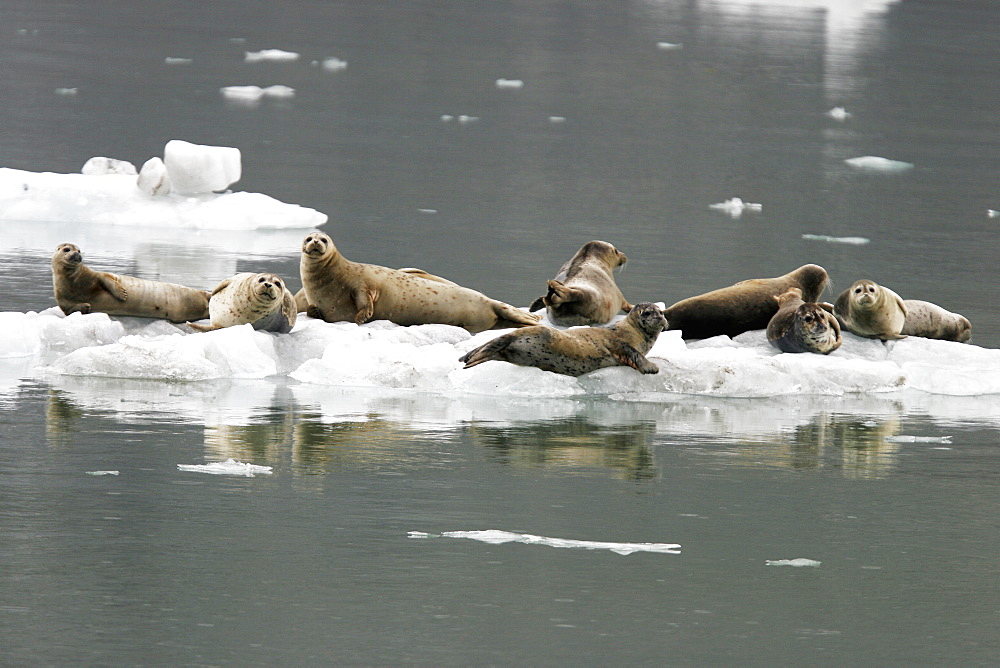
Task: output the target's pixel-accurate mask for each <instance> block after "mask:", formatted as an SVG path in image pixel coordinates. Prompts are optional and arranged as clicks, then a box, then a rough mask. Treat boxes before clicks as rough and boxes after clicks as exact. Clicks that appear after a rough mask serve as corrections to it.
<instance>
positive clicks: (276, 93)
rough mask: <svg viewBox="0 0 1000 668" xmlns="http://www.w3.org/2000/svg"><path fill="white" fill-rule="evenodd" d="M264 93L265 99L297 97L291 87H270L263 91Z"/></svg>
mask: <svg viewBox="0 0 1000 668" xmlns="http://www.w3.org/2000/svg"><path fill="white" fill-rule="evenodd" d="M262 93H263V94H264V97H272V98H277V99H288V98H291V97H295V89H294V88H292V87H291V86H282V85H274V86H268V87H267V88H265V89H263V91H262Z"/></svg>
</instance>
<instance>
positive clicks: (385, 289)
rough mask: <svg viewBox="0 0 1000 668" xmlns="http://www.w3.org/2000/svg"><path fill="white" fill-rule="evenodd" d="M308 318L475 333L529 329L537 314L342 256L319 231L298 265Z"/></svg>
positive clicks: (440, 282)
mask: <svg viewBox="0 0 1000 668" xmlns="http://www.w3.org/2000/svg"><path fill="white" fill-rule="evenodd" d="M299 268H300V271H301V274H302V287H303V290H304V291H305V301H306V303H308V305H309V310H308V311H307V312H308V313H309V315H310V316H313V317H318V318H322V319H323V320H326V321H327V322H343V321H348V322H355V323H358V324H361V323H365V322H368V321H369V320H389V321H391V322H394V323H396V324H397V325H422V324H429V323H442V324H446V325H455V326H457V327H463V328H465V329H466V330H468V331H469V332H472V333H476V332H481V331H484V330H487V329H501V328H508V327H529V326H531V325H535V324H537V323H538V320H539V318H538V316H535V315H531V314H530V313H525V312H524V311H521V310H518V309H516V308H514V307H513V306H511V305H510V304H505V303H503V302H500V301H497V300H495V299H490V298H489V297H487V296H486V295H484V294H482V293H481V292H476V291H475V290H471V289H469V288H466V287H462V286H460V285H455V284H453V283H451V282H449V281H443V280H434V279H431V278H426V277H422V276H419V275H413V274H412V273H410V272H406V271H400V270H398V269H390V268H389V267H382V266H379V265H374V264H364V263H361V262H352V261H350V260H348V259H347V258H345V257H344V256H343V255H341V254H340V252H339V251H338V250H337V248H336V246H334V244H333V240H332V239H331V238H330V237H329V236H328V235H326V234H324V233H322V232H315V233H312V234H309V235H308V236H306V238H305V239H304V240H303V242H302V256H301V262H300V265H299Z"/></svg>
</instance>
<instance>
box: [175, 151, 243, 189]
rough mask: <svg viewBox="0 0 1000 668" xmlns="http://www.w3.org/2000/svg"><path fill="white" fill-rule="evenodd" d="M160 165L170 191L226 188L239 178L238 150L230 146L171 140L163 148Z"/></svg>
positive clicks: (240, 172)
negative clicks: (166, 177) (164, 172)
mask: <svg viewBox="0 0 1000 668" xmlns="http://www.w3.org/2000/svg"><path fill="white" fill-rule="evenodd" d="M163 164H164V165H165V166H166V168H167V174H169V175H170V187H171V190H172V191H173V192H177V193H180V194H182V195H199V194H203V193H211V192H216V191H219V190H225V189H226V188H228V187H229V186H231V185H232V184H234V183H236V182H237V181H239V180H240V176H241V175H242V171H243V168H242V164H241V157H240V150H239V149H238V148H232V147H229V146H202V145H200V144H192V143H190V142H186V141H183V140H180V139H172V140H170V141H168V142H167V145H166V146H165V147H164V149H163Z"/></svg>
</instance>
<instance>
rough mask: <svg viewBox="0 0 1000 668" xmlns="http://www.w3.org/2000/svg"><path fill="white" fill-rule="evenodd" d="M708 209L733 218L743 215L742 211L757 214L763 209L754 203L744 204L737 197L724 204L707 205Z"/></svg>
mask: <svg viewBox="0 0 1000 668" xmlns="http://www.w3.org/2000/svg"><path fill="white" fill-rule="evenodd" d="M708 208H709V209H713V210H715V211H723V212H725V213H728V214H729V215H730V216H732V217H733V218H739V217H740V216H742V215H743V212H744V211H755V212H758V211H761V210H763V208H764V207H763V206H762V205H761V204H757V203H754V202H744V201H743V200H742V199H740V198H739V197H732V198H730V199H727V200H726V201H725V202H719V203H717V204H709V205H708Z"/></svg>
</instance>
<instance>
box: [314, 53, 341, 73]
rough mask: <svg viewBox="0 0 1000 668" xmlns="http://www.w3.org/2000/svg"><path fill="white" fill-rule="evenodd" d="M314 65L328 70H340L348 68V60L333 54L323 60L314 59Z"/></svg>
mask: <svg viewBox="0 0 1000 668" xmlns="http://www.w3.org/2000/svg"><path fill="white" fill-rule="evenodd" d="M312 64H313V66H314V67H321V68H323V70H324V71H326V72H340V71H341V70H346V69H347V61H346V60H341V59H340V58H334V57H333V56H331V57H329V58H324V59H323V60H314V61H313V62H312Z"/></svg>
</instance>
